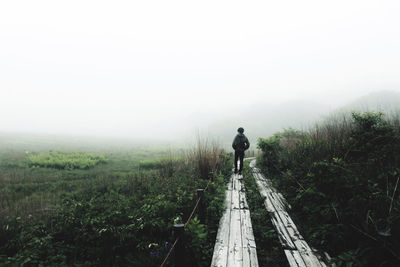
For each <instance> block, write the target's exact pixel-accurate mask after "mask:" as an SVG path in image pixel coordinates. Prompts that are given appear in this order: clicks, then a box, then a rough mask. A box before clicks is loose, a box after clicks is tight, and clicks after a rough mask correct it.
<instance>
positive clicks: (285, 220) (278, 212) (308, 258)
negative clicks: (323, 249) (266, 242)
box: [250, 160, 326, 267]
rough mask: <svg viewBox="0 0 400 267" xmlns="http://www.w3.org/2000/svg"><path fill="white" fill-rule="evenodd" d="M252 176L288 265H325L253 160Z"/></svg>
mask: <svg viewBox="0 0 400 267" xmlns="http://www.w3.org/2000/svg"><path fill="white" fill-rule="evenodd" d="M250 166H251V167H252V168H253V176H254V179H255V180H256V183H257V186H258V188H259V191H260V194H261V195H262V196H263V197H265V201H264V204H265V207H266V209H267V211H268V213H269V214H270V216H271V221H272V224H273V226H274V228H275V230H276V232H277V234H278V238H279V241H280V243H281V245H282V247H283V248H284V250H285V255H286V257H287V259H288V262H289V265H290V266H316V267H321V266H326V264H325V263H324V262H323V261H322V260H320V258H318V257H317V255H316V254H315V253H314V251H313V250H312V249H311V248H310V246H309V245H308V244H307V242H306V241H305V240H304V238H303V237H302V236H301V235H300V232H299V231H298V229H297V227H296V225H295V223H294V222H293V220H292V219H291V218H290V216H289V214H288V213H287V211H286V210H287V208H290V206H289V205H288V204H287V203H286V200H285V199H284V197H283V196H282V194H280V193H279V192H278V191H277V190H276V189H275V188H274V187H273V185H272V182H271V181H269V180H268V179H266V178H265V177H263V175H262V174H261V172H260V170H259V169H257V168H255V160H253V161H252V162H251V163H250Z"/></svg>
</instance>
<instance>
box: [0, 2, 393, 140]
mask: <svg viewBox="0 0 400 267" xmlns="http://www.w3.org/2000/svg"><path fill="white" fill-rule="evenodd" d="M399 11H400V2H399V1H396V0H393V1H384V0H377V1H366V0H362V1H361V0H360V1H358V0H357V1H356V0H354V1H348V0H347V1H329V2H328V1H92V0H89V1H1V3H0V114H1V115H0V131H28V132H43V133H45V132H48V133H63V134H88V135H90V134H93V135H107V136H132V137H163V136H165V137H168V138H169V137H171V136H174V135H176V134H177V133H179V132H182V131H185V132H190V131H193V132H194V130H195V128H196V127H197V126H199V125H204V121H202V120H201V117H200V116H197V117H196V114H204V113H207V114H208V116H209V115H210V114H211V115H212V114H216V116H221V114H224V112H231V113H233V112H240V109H241V108H247V109H248V108H251V106H253V105H260V104H262V103H265V104H271V105H277V104H282V103H286V102H290V101H297V100H299V101H303V100H307V101H311V102H316V103H318V104H323V105H326V106H329V107H332V108H334V107H337V106H339V105H341V104H344V103H346V102H348V101H351V100H353V99H356V98H357V97H360V96H362V95H365V94H367V93H370V92H375V91H380V90H394V91H400V75H399V71H400V52H399V47H400V27H399V25H400V16H399V15H398V14H399ZM197 119H198V120H199V121H198V122H197ZM216 119H218V118H216ZM238 123H242V121H240V122H239V121H238Z"/></svg>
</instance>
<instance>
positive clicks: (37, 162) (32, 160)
mask: <svg viewBox="0 0 400 267" xmlns="http://www.w3.org/2000/svg"><path fill="white" fill-rule="evenodd" d="M28 159H29V165H30V166H31V167H45V168H56V169H71V170H73V169H83V170H86V169H89V168H93V167H94V166H96V165H97V164H99V163H104V162H106V158H105V156H104V155H102V154H94V153H87V152H63V151H50V152H41V153H39V154H33V155H30V156H29V157H28Z"/></svg>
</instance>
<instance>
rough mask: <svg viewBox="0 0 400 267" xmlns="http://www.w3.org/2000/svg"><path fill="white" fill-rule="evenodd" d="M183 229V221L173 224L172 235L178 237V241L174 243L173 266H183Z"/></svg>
mask: <svg viewBox="0 0 400 267" xmlns="http://www.w3.org/2000/svg"><path fill="white" fill-rule="evenodd" d="M184 230H185V225H184V224H183V223H179V224H175V225H174V236H175V238H178V237H179V240H178V242H177V243H176V245H175V266H176V267H184V266H185V246H184V240H183V233H184Z"/></svg>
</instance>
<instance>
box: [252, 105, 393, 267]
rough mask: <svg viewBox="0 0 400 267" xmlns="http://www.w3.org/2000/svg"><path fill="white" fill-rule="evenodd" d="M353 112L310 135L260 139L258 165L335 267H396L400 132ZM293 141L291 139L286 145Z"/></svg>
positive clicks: (376, 117) (378, 118)
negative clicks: (381, 266) (352, 266)
mask: <svg viewBox="0 0 400 267" xmlns="http://www.w3.org/2000/svg"><path fill="white" fill-rule="evenodd" d="M397 122H398V120H396V119H393V118H392V119H390V118H388V117H385V116H384V114H382V113H373V112H367V113H352V114H351V117H346V116H344V117H342V119H341V120H339V119H335V120H332V121H327V122H325V123H323V124H319V125H317V126H315V127H314V128H313V129H311V130H310V131H308V132H301V133H296V132H294V133H293V132H292V133H290V136H294V140H295V141H292V142H291V143H290V145H289V146H288V145H285V142H282V140H283V136H284V134H285V132H284V133H279V134H276V135H274V136H273V137H271V138H269V139H261V140H260V142H259V147H260V148H261V149H262V151H263V155H262V160H260V165H261V167H262V169H263V170H264V171H266V172H267V173H268V174H269V175H270V177H271V178H273V180H274V183H275V184H276V185H277V186H278V187H279V189H280V190H281V191H282V192H283V193H284V194H285V196H286V197H287V199H288V201H289V202H290V203H291V204H292V207H293V213H294V215H295V217H296V218H297V220H298V221H299V222H300V225H301V229H302V231H303V232H304V233H303V234H304V235H305V236H306V237H307V238H308V239H309V240H311V242H312V244H313V245H314V246H316V247H318V248H321V249H323V250H326V251H328V252H329V253H330V254H331V255H332V256H334V257H335V261H336V262H337V264H339V265H341V264H344V263H345V262H349V261H350V262H353V264H356V265H369V266H379V264H382V263H384V266H397V265H398V264H399V263H400V249H399V248H400V241H399V240H400V194H399V192H398V190H399V189H398V186H399V185H398V184H399V175H400V155H399V153H398V151H400V131H399V130H400V127H399V124H398V123H397ZM292 140H293V138H292Z"/></svg>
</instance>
